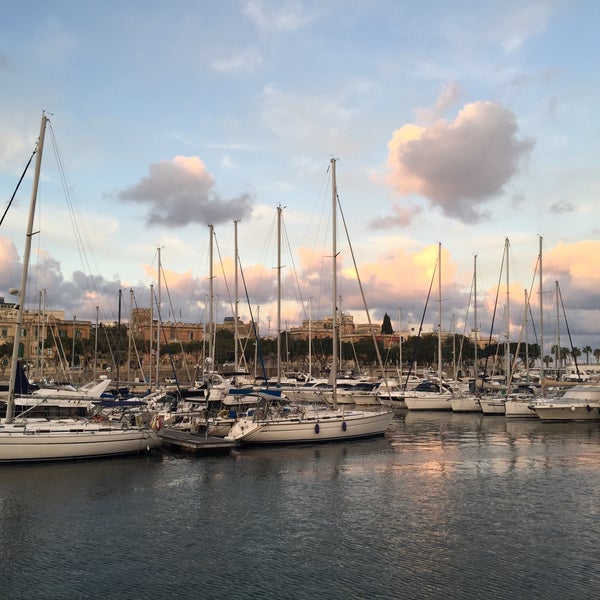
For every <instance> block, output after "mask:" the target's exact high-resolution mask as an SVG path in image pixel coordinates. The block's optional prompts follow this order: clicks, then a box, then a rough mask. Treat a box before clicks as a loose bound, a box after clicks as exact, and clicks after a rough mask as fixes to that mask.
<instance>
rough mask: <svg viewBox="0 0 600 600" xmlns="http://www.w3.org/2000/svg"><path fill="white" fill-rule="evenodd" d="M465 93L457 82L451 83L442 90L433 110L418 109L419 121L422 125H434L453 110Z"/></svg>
mask: <svg viewBox="0 0 600 600" xmlns="http://www.w3.org/2000/svg"><path fill="white" fill-rule="evenodd" d="M463 95H464V94H463V91H462V90H461V88H460V86H459V85H458V84H457V83H456V82H455V81H449V82H448V83H446V85H445V86H444V87H443V88H442V91H441V92H440V95H439V96H438V98H437V100H436V102H435V106H434V107H433V108H425V109H418V110H417V111H416V115H417V119H418V120H419V122H420V123H434V122H435V121H437V120H438V119H440V118H441V117H442V115H443V114H444V113H445V112H446V111H447V110H449V109H450V108H452V107H453V106H454V105H455V104H456V102H458V101H459V100H460V99H461V97H462V96H463Z"/></svg>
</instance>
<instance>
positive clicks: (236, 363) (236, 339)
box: [233, 220, 240, 373]
mask: <svg viewBox="0 0 600 600" xmlns="http://www.w3.org/2000/svg"><path fill="white" fill-rule="evenodd" d="M233 239H234V257H235V258H234V286H235V289H234V296H235V305H234V315H233V319H234V325H233V339H234V351H233V365H234V367H233V368H234V372H235V373H237V372H238V371H239V352H238V344H239V342H240V331H239V327H238V318H239V317H238V315H239V304H240V297H239V291H238V221H237V220H236V221H234V222H233Z"/></svg>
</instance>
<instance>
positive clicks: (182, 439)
mask: <svg viewBox="0 0 600 600" xmlns="http://www.w3.org/2000/svg"><path fill="white" fill-rule="evenodd" d="M158 436H159V437H160V439H161V440H162V443H163V445H164V446H167V447H168V448H170V449H171V450H179V451H186V452H193V453H195V454H228V453H229V452H230V451H231V449H232V448H236V447H237V446H238V443H237V442H235V441H230V440H225V439H223V438H220V437H214V436H206V435H204V434H203V433H189V432H187V431H180V430H178V429H173V428H170V427H164V428H163V429H161V430H160V431H159V432H158Z"/></svg>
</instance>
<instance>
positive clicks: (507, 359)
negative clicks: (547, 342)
mask: <svg viewBox="0 0 600 600" xmlns="http://www.w3.org/2000/svg"><path fill="white" fill-rule="evenodd" d="M505 247H506V343H505V346H504V375H505V378H506V386H507V387H508V386H510V380H511V375H510V287H509V286H510V276H509V260H508V247H509V242H508V238H506V240H505Z"/></svg>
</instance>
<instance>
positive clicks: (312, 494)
mask: <svg viewBox="0 0 600 600" xmlns="http://www.w3.org/2000/svg"><path fill="white" fill-rule="evenodd" d="M599 467H600V424H597V423H596V424H571V425H570V424H548V425H545V424H542V423H541V422H537V421H534V420H531V421H529V420H523V421H510V420H509V421H507V420H505V418H504V417H483V416H482V415H455V414H443V413H422V414H420V413H408V414H407V415H401V416H399V417H398V418H397V419H396V420H395V422H394V430H393V431H392V432H391V433H389V434H388V435H387V436H386V438H381V439H374V440H368V441H361V442H353V443H343V444H328V445H322V446H302V447H278V448H258V449H243V450H237V451H235V452H234V453H233V454H232V455H231V456H226V457H215V458H204V457H200V458H196V457H190V456H187V455H169V454H164V455H160V454H158V455H156V456H151V457H144V458H119V459H111V460H99V461H84V462H75V463H62V464H46V465H25V466H11V467H2V468H0V598H2V599H3V600H4V599H7V600H8V599H10V600H13V599H14V600H18V599H30V598H36V599H37V598H41V599H54V598H56V599H61V600H69V599H80V598H122V599H138V598H139V599H142V598H143V599H147V598H152V599H159V600H161V599H166V598H169V599H171V598H172V599H179V598H181V599H188V598H189V599H192V598H193V599H198V598H234V597H235V598H290V599H296V598H297V599H309V598H310V599H312V598H332V599H337V598H390V599H392V598H393V599H396V598H494V599H503V598H507V599H508V598H510V599H511V600H515V599H517V598H544V599H553V598H556V599H561V600H562V599H565V598H590V597H597V596H598V594H599V593H600V568H599V565H600V514H599V513H600V468H599Z"/></svg>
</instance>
